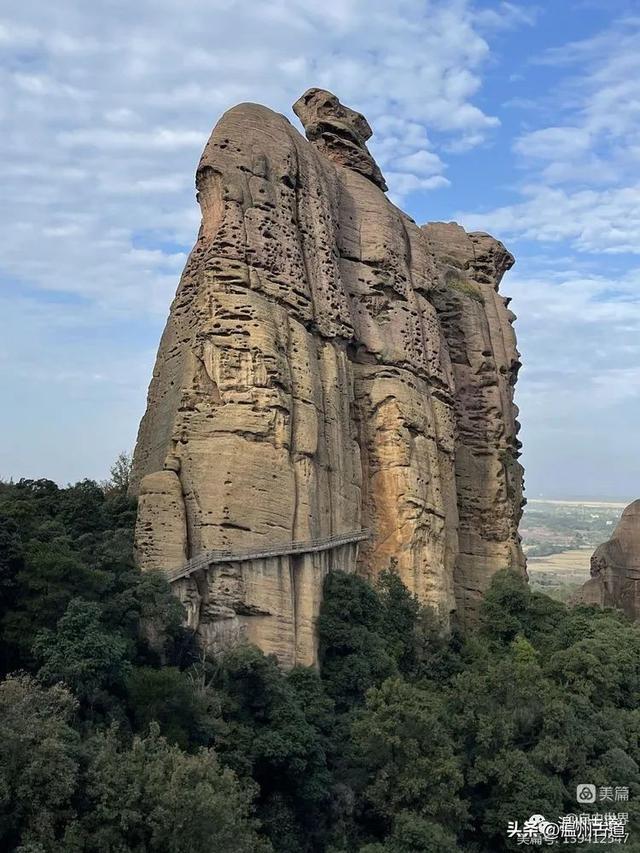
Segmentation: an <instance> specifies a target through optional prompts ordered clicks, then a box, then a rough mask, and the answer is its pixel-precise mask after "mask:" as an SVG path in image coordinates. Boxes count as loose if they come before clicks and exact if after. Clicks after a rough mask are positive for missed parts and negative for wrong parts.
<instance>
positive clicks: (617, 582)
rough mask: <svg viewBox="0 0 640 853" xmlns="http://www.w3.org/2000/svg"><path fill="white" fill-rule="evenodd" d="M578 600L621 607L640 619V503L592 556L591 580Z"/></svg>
mask: <svg viewBox="0 0 640 853" xmlns="http://www.w3.org/2000/svg"><path fill="white" fill-rule="evenodd" d="M577 600H578V601H579V602H581V603H583V604H598V605H599V606H600V607H617V608H619V609H620V610H622V611H624V613H626V615H627V616H629V617H630V618H631V619H638V618H639V617H640V500H637V501H634V502H633V503H630V504H629V506H628V507H627V508H626V509H625V511H624V512H623V513H622V517H621V518H620V521H619V522H618V526H617V527H616V529H615V530H614V532H613V536H612V537H611V539H609V541H608V542H605V543H603V544H602V545H599V546H598V547H597V548H596V550H595V551H594V553H593V556H592V557H591V579H590V580H588V581H587V582H586V583H585V584H584V586H583V587H582V589H581V590H580V593H579V594H578V596H577Z"/></svg>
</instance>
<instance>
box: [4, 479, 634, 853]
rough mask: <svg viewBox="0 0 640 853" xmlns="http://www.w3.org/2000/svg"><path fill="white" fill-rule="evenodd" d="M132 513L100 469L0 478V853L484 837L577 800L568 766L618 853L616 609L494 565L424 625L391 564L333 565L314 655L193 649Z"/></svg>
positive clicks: (378, 845)
mask: <svg viewBox="0 0 640 853" xmlns="http://www.w3.org/2000/svg"><path fill="white" fill-rule="evenodd" d="M135 511H136V506H135V501H134V500H133V499H131V498H130V497H128V496H127V491H126V477H124V476H123V477H119V476H117V472H116V476H114V478H113V479H112V481H111V482H109V483H107V484H98V483H95V482H93V481H90V480H85V481H83V482H80V483H77V484H76V485H73V486H69V487H67V488H59V487H58V486H56V484H55V483H53V482H51V481H49V480H21V481H19V482H16V483H2V484H0V629H1V632H2V646H1V661H0V665H1V667H2V683H0V725H1V727H2V738H0V849H2V850H6V851H19V853H54V851H55V853H60V852H61V853H80V851H82V853H129V852H130V851H131V853H143V851H153V853H268V852H269V851H273V853H450V851H466V853H500V851H506V850H515V849H519V845H518V844H517V841H516V840H515V839H509V838H508V837H507V826H508V823H509V821H511V820H519V821H520V822H523V821H524V820H526V819H527V818H529V817H530V816H531V815H535V814H542V815H545V816H546V817H547V818H549V819H557V818H558V816H559V815H565V814H569V813H574V812H576V811H589V810H597V808H598V807H597V806H577V804H576V785H577V784H578V783H582V782H589V783H593V784H595V785H597V786H627V787H628V788H629V791H630V797H629V802H625V803H623V804H618V803H616V804H614V805H613V806H609V808H608V810H610V811H624V812H628V813H629V827H628V828H629V833H630V839H629V842H628V843H627V844H626V845H625V849H626V850H635V851H638V850H640V844H639V843H638V842H637V841H634V839H635V838H640V836H638V834H637V830H638V825H639V823H640V816H639V809H638V802H640V800H638V797H639V796H640V773H639V769H638V767H639V764H640V703H639V699H640V630H639V629H638V627H637V626H635V625H633V624H631V623H629V622H627V621H625V619H624V618H623V617H622V616H621V615H619V614H617V613H615V612H613V611H599V610H595V609H590V608H585V607H578V608H574V609H569V608H567V607H566V606H565V605H563V604H561V603H559V602H557V601H553V600H552V599H550V598H548V597H546V596H545V595H542V594H540V593H534V592H531V591H530V590H529V588H528V587H527V585H526V583H525V582H524V581H523V580H521V579H520V578H518V577H517V576H515V575H514V574H512V573H509V572H505V571H503V572H499V573H498V574H496V576H495V579H494V581H493V583H492V586H491V588H490V590H489V592H488V594H487V596H486V598H485V601H484V604H483V607H482V612H481V617H480V621H479V624H478V625H477V627H476V628H475V629H474V630H472V631H468V632H466V633H465V634H461V633H460V632H459V631H457V630H456V629H454V630H453V631H451V632H447V633H445V632H444V631H442V630H441V628H440V626H439V624H438V621H437V619H436V618H435V617H434V615H433V613H432V612H431V611H429V610H428V609H425V608H424V607H421V606H420V605H419V604H418V602H417V601H416V600H415V599H414V598H413V597H412V596H411V595H410V594H409V593H408V591H407V589H406V588H405V587H404V586H403V584H402V583H401V581H400V579H399V577H398V576H397V574H396V573H395V572H394V570H393V567H390V569H389V571H387V572H385V573H384V574H383V575H382V576H381V577H380V578H379V581H378V583H377V585H376V586H375V587H374V586H371V585H369V584H367V583H366V582H365V581H363V580H362V579H359V578H357V577H354V576H351V575H345V574H343V573H340V572H334V573H331V574H329V575H328V577H327V579H326V585H325V597H324V604H323V609H322V613H321V616H320V620H319V625H318V631H319V640H320V658H321V667H320V670H319V672H316V671H315V670H312V669H305V668H298V669H294V670H293V671H291V672H283V671H282V670H280V669H279V667H278V665H277V663H276V661H275V659H274V658H272V657H266V656H264V655H263V654H262V653H261V652H260V651H259V650H258V649H256V648H254V647H250V646H247V647H240V648H236V649H234V650H233V651H230V652H228V653H227V654H226V655H224V656H222V657H220V658H219V659H216V660H203V658H202V656H201V655H200V654H199V653H198V650H197V648H196V647H195V646H194V643H193V640H192V637H191V636H190V635H189V634H188V632H187V631H186V630H185V629H184V628H183V627H182V612H181V610H182V608H181V605H180V604H179V602H178V601H177V600H176V599H175V598H174V597H173V596H172V595H171V593H170V590H169V587H168V585H167V583H166V582H165V580H164V579H163V578H162V577H161V576H160V575H155V574H153V573H146V574H141V573H140V572H138V571H137V570H136V568H135V566H134V563H133V553H132V540H133V525H134V521H135ZM599 810H600V811H602V808H600V809H599ZM577 849H584V850H588V849H591V848H589V847H581V848H577ZM593 849H599V846H596V845H594V846H593Z"/></svg>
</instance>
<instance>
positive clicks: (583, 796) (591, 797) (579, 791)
mask: <svg viewBox="0 0 640 853" xmlns="http://www.w3.org/2000/svg"><path fill="white" fill-rule="evenodd" d="M576 800H577V801H578V802H579V803H595V801H596V786H595V785H578V787H577V788H576Z"/></svg>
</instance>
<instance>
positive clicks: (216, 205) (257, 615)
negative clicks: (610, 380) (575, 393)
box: [134, 89, 524, 664]
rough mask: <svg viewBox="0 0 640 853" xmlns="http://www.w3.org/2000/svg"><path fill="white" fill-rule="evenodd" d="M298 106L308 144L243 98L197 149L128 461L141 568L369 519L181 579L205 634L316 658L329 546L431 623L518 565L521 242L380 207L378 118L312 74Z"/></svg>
mask: <svg viewBox="0 0 640 853" xmlns="http://www.w3.org/2000/svg"><path fill="white" fill-rule="evenodd" d="M294 109H295V110H296V113H297V115H298V116H299V117H300V118H301V120H302V121H303V123H304V126H305V129H306V133H307V136H308V140H309V141H307V140H305V139H304V138H303V137H302V136H301V135H300V134H299V133H298V132H297V131H296V130H295V129H294V128H293V127H292V126H291V124H290V123H289V122H288V121H287V119H286V118H285V117H284V116H282V115H279V114H277V113H274V112H272V111H271V110H269V109H267V108H265V107H262V106H258V105H255V104H242V105H240V106H238V107H235V108H233V109H231V110H229V112H227V113H226V114H225V115H224V116H223V117H222V118H221V119H220V121H219V122H218V124H217V126H216V128H215V129H214V131H213V133H212V135H211V138H210V139H209V142H208V143H207V146H206V148H205V150H204V153H203V155H202V158H201V161H200V164H199V167H198V171H197V175H196V184H197V188H198V200H199V203H200V206H201V209H202V225H201V228H200V232H199V235H198V239H197V242H196V245H195V246H194V248H193V251H192V252H191V254H190V256H189V259H188V261H187V265H186V267H185V270H184V273H183V276H182V279H181V282H180V286H179V288H178V292H177V294H176V297H175V300H174V302H173V304H172V306H171V312H170V316H169V320H168V323H167V326H166V329H165V332H164V334H163V337H162V341H161V344H160V349H159V352H158V358H157V362H156V367H155V370H154V375H153V379H152V382H151V386H150V389H149V397H148V405H147V411H146V413H145V416H144V418H143V420H142V423H141V426H140V432H139V436H138V443H137V447H136V452H135V458H134V481H135V483H136V484H137V487H138V488H139V489H140V494H141V497H142V500H141V503H140V511H139V517H138V534H137V549H138V559H139V562H140V565H141V566H142V568H152V567H156V566H158V565H160V564H161V563H162V554H163V553H164V552H166V555H167V557H166V560H167V566H170V565H171V566H172V565H174V563H175V561H176V559H177V558H178V556H179V554H180V553H181V550H180V549H181V548H184V550H185V552H186V553H187V555H188V556H189V557H193V556H196V555H198V554H199V553H201V552H202V551H205V550H209V549H214V548H225V549H231V550H234V549H236V550H237V549H247V548H259V547H262V546H264V545H271V544H274V543H275V544H279V543H286V542H291V541H292V540H307V539H309V540H311V539H317V538H321V537H327V536H331V535H335V534H338V533H343V532H348V531H352V530H359V529H361V528H369V529H370V530H371V533H372V535H371V539H370V540H369V541H368V542H366V543H363V544H362V545H361V546H360V548H359V549H357V548H351V549H348V553H345V550H344V549H342V552H341V553H340V554H335V555H333V557H332V556H331V554H332V552H329V556H325V557H323V558H322V560H320V561H319V559H318V558H317V557H316V558H314V559H315V563H316V564H317V565H315V564H313V560H312V561H309V560H307V562H306V564H305V565H306V569H305V571H299V570H297V569H296V568H295V567H294V560H293V558H286V559H284V561H281V563H282V564H279V565H278V567H275V566H271V567H269V566H265V565H263V566H259V565H258V564H257V562H256V563H255V564H253V563H250V562H249V563H238V564H236V566H235V568H229V570H228V571H227V574H229V572H231V573H232V574H234V573H235V574H234V578H235V580H234V581H233V583H231V582H230V583H229V584H227V586H228V587H229V589H230V590H231V589H232V588H233V589H235V592H233V594H231V593H230V594H229V595H230V597H229V595H228V596H227V599H225V595H223V594H222V593H221V592H220V589H221V587H220V582H219V581H220V576H221V571H222V570H221V569H220V568H217V569H216V570H215V571H214V570H213V569H211V570H209V571H205V572H201V573H199V574H198V576H197V577H192V578H190V579H188V580H184V581H180V582H179V584H178V589H177V591H178V592H179V594H180V595H181V597H182V598H183V600H185V602H186V603H187V604H188V609H189V613H190V622H191V624H192V625H193V626H194V627H195V628H196V629H197V630H198V632H199V634H200V636H201V637H202V638H206V641H207V643H208V644H209V645H211V644H213V645H214V646H215V645H216V642H217V641H218V639H220V638H223V637H226V638H227V639H232V638H233V637H236V636H246V637H253V638H254V639H256V641H257V642H259V644H260V645H261V646H262V647H263V648H264V649H265V651H276V652H277V653H278V655H279V657H280V659H281V660H282V661H283V662H285V663H287V664H292V663H295V662H309V659H310V658H311V659H312V658H313V656H314V654H315V651H314V646H313V642H312V641H309V640H308V639H307V640H304V641H302V640H300V641H299V638H298V639H296V637H297V635H298V633H299V632H300V631H301V632H302V634H301V635H300V636H302V635H304V636H307V635H308V634H309V627H308V626H309V625H312V624H313V621H314V619H315V615H316V614H317V607H318V605H319V594H320V590H321V583H322V577H323V573H324V572H326V571H327V570H328V568H330V567H331V560H332V559H334V561H335V562H336V565H337V564H338V563H339V568H342V569H344V570H346V571H354V570H355V571H358V572H360V573H362V574H363V575H365V576H369V577H375V576H376V575H377V574H378V573H379V572H380V571H382V570H383V569H385V568H387V567H388V566H389V564H390V562H391V560H394V561H397V566H398V571H399V572H400V574H401V576H402V578H403V580H404V582H405V583H406V584H407V586H408V587H409V588H410V589H411V590H413V591H414V592H415V593H416V594H417V595H418V596H419V598H420V599H421V600H422V601H424V602H427V603H429V604H431V605H432V606H434V607H435V608H436V609H437V610H438V611H439V612H440V613H441V615H442V617H443V618H444V619H445V620H446V619H448V618H449V616H450V614H451V613H453V612H454V611H457V614H458V618H460V619H461V620H465V619H466V618H468V617H473V615H474V613H475V610H476V608H477V605H478V602H479V600H480V597H481V595H482V592H483V590H484V589H485V588H486V586H487V584H488V582H489V580H490V577H491V575H492V574H493V573H494V572H495V571H497V570H498V569H500V568H504V567H507V566H510V567H512V568H514V569H516V570H518V571H524V559H523V556H522V552H521V550H520V544H519V538H518V534H517V525H518V521H519V517H520V512H521V503H522V469H521V467H520V465H519V463H518V461H517V457H518V455H519V443H518V440H517V437H516V434H517V430H518V423H517V420H516V410H515V407H514V405H513V386H514V383H515V380H516V375H517V370H518V367H519V360H518V353H517V350H516V346H515V338H514V334H513V330H512V326H511V322H512V320H513V319H514V318H513V315H512V314H511V312H509V310H508V308H507V300H505V299H504V298H503V297H501V296H500V295H499V294H498V285H499V283H500V280H501V278H502V275H503V273H504V272H505V270H507V269H508V268H509V267H510V266H511V264H512V263H513V258H512V257H511V255H510V254H509V253H508V252H507V251H506V249H505V248H504V246H503V245H502V244H501V243H500V242H498V241H497V240H494V239H493V238H492V237H490V236H488V235H486V234H467V233H466V232H465V231H464V230H463V229H462V228H460V227H459V226H458V225H456V224H455V223H449V224H443V223H431V224H429V225H427V226H424V227H423V228H419V227H418V226H417V225H416V224H415V223H414V222H413V220H411V219H410V218H409V217H408V216H407V215H406V214H404V213H403V212H402V211H401V210H399V209H398V208H397V207H395V206H394V205H393V204H392V203H391V202H390V201H389V200H388V199H387V197H386V196H385V194H384V189H385V188H386V185H385V183H384V179H383V178H382V175H381V173H380V170H379V169H378V167H377V165H376V164H375V161H374V160H373V158H372V157H371V154H370V153H369V151H368V150H367V147H366V144H365V143H366V140H367V139H368V138H369V136H370V135H371V129H370V127H369V125H368V124H367V122H366V120H365V119H364V117H363V116H361V115H360V114H359V113H357V112H355V111H353V110H350V109H348V108H346V107H343V106H342V105H341V104H340V103H339V101H338V100H337V98H336V97H335V96H334V95H332V94H331V93H329V92H324V91H323V90H318V89H312V90H309V92H307V93H305V95H303V96H302V98H301V99H300V100H299V101H298V102H297V103H296V105H295V107H294ZM159 472H164V473H160V474H159ZM176 482H177V483H179V488H180V491H181V495H182V498H181V500H182V503H181V505H178V504H180V501H179V500H178V499H177V489H176ZM181 531H183V533H181ZM183 534H184V535H183ZM356 558H357V559H356ZM295 559H297V560H299V559H300V558H295ZM305 559H306V558H305ZM312 564H313V565H312ZM314 565H315V567H314ZM271 569H273V571H271ZM225 571H226V570H225ZM223 574H224V572H223ZM278 578H280V580H278ZM234 584H235V587H234ZM243 608H244V610H246V612H244V613H243V612H242V611H243ZM238 614H241V615H240V616H238ZM301 614H304V615H303V616H301ZM301 620H302V621H301ZM303 622H304V625H305V626H306V627H304V628H300V627H296V626H299V625H302V623H303ZM285 623H286V625H287V626H290V627H287V628H286V629H285V628H282V626H283V625H284V624H285ZM258 625H261V626H262V627H261V628H260V629H258V628H257V627H256V626H258ZM278 625H280V628H279V627H278ZM266 626H269V627H266ZM291 626H292V627H291ZM305 632H306V634H305ZM312 633H313V632H312V631H311V634H312ZM278 637H279V639H277V638H278Z"/></svg>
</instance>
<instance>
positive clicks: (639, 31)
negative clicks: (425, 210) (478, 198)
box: [458, 18, 640, 254]
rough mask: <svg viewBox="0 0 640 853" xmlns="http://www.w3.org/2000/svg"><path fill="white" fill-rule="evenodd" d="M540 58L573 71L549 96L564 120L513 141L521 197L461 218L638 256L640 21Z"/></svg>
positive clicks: (550, 106)
mask: <svg viewBox="0 0 640 853" xmlns="http://www.w3.org/2000/svg"><path fill="white" fill-rule="evenodd" d="M538 62H542V63H545V64H547V65H550V66H556V67H557V69H558V70H559V71H560V72H561V73H562V74H564V75H565V76H561V77H560V79H559V81H558V84H557V87H556V89H557V91H554V93H553V94H552V95H551V96H548V97H547V98H546V105H547V111H549V110H552V111H553V112H554V118H556V119H560V120H559V121H556V122H554V123H553V124H546V126H542V127H538V128H535V129H532V130H528V131H527V132H525V133H522V134H521V135H520V136H519V137H518V138H517V139H516V140H515V142H514V144H513V149H514V152H515V154H516V156H517V158H518V161H519V165H520V166H521V168H523V169H524V170H525V174H526V177H525V180H524V182H523V184H522V186H521V188H520V194H521V196H522V198H521V200H519V201H516V202H515V203H512V204H508V205H504V206H502V207H500V208H497V209H494V210H489V211H488V212H486V213H484V214H478V213H475V214H472V215H466V214H463V213H460V214H458V215H459V216H460V218H461V219H463V221H465V222H467V223H469V224H470V225H471V226H472V227H477V228H482V229H490V230H491V229H493V230H494V231H496V232H497V233H498V234H499V235H501V236H505V237H509V236H511V237H524V238H528V239H534V240H542V241H561V240H570V241H571V242H572V245H573V247H574V248H575V249H577V250H578V251H585V252H604V253H613V254H617V253H633V254H637V253H639V252H640V184H638V183H637V174H638V162H639V152H640V18H625V19H622V20H621V21H619V22H618V23H617V24H615V25H613V26H612V27H611V28H610V29H608V30H606V31H605V32H603V33H599V34H597V35H596V36H594V37H592V38H589V39H585V40H583V41H580V42H575V43H572V44H568V45H565V46H563V47H562V48H557V49H554V50H551V51H547V52H546V53H545V54H544V55H543V56H542V57H539V58H538ZM530 115H532V113H531V112H530ZM533 115H534V117H535V113H533Z"/></svg>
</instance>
